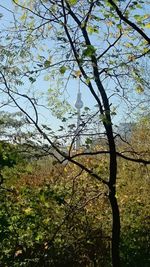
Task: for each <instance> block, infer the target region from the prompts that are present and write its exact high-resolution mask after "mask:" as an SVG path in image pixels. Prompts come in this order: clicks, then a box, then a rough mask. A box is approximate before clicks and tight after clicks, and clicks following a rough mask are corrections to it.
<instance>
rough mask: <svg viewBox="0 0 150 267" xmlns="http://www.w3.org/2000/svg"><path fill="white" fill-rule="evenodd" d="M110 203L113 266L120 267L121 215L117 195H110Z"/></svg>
mask: <svg viewBox="0 0 150 267" xmlns="http://www.w3.org/2000/svg"><path fill="white" fill-rule="evenodd" d="M109 201H110V204H111V209H112V242H111V245H112V247H111V256H112V266H113V267H119V266H120V255H119V243H120V215H119V207H118V203H117V199H116V197H115V195H113V194H111V192H110V195H109Z"/></svg>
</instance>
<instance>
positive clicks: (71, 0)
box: [68, 0, 78, 6]
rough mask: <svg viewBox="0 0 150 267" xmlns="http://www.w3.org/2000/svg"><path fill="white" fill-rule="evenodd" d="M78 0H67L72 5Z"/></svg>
mask: <svg viewBox="0 0 150 267" xmlns="http://www.w3.org/2000/svg"><path fill="white" fill-rule="evenodd" d="M77 2H78V0H69V1H68V3H69V4H70V5H71V6H73V5H75V4H77Z"/></svg>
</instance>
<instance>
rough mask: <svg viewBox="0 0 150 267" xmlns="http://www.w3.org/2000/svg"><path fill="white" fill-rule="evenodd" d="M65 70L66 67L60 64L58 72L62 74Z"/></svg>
mask: <svg viewBox="0 0 150 267" xmlns="http://www.w3.org/2000/svg"><path fill="white" fill-rule="evenodd" d="M66 70H67V68H66V67H65V66H61V67H60V68H59V72H60V73H61V74H64V73H65V72H66Z"/></svg>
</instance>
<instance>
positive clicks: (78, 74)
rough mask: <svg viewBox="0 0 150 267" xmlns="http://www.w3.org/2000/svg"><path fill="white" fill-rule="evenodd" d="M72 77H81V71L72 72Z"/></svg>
mask: <svg viewBox="0 0 150 267" xmlns="http://www.w3.org/2000/svg"><path fill="white" fill-rule="evenodd" d="M74 75H75V76H76V78H77V77H80V76H81V71H80V70H77V71H75V72H74Z"/></svg>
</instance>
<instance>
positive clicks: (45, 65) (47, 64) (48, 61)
mask: <svg viewBox="0 0 150 267" xmlns="http://www.w3.org/2000/svg"><path fill="white" fill-rule="evenodd" d="M50 65H51V61H50V60H45V62H44V67H45V68H48V67H49V66H50Z"/></svg>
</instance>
